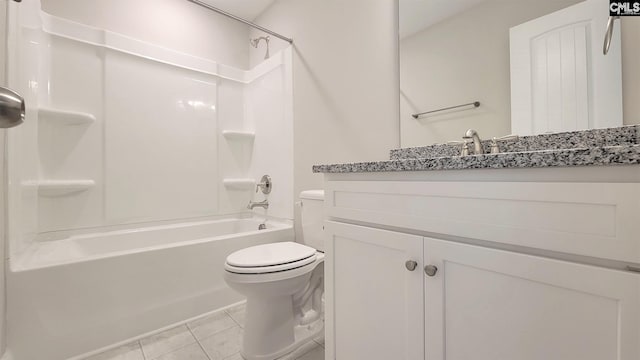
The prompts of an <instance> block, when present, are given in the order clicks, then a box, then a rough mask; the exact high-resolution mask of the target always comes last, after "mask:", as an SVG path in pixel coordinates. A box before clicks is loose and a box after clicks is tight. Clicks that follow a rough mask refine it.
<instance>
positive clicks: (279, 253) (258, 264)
mask: <svg viewBox="0 0 640 360" xmlns="http://www.w3.org/2000/svg"><path fill="white" fill-rule="evenodd" d="M315 255H316V249H314V248H312V247H309V246H306V245H302V244H298V243H295V242H290V241H289V242H279V243H272V244H264V245H256V246H251V247H248V248H246V249H242V250H238V251H236V252H234V253H232V254H231V255H229V256H228V257H227V264H228V265H231V266H233V267H241V268H263V267H269V266H277V265H284V264H292V265H297V264H293V263H297V262H300V261H302V260H311V261H313V260H315V259H313V258H315Z"/></svg>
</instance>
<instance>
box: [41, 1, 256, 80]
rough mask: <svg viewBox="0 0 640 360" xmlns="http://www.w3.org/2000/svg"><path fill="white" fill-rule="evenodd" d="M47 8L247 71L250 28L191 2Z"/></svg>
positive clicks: (69, 3) (56, 4)
mask: <svg viewBox="0 0 640 360" xmlns="http://www.w3.org/2000/svg"><path fill="white" fill-rule="evenodd" d="M42 9H43V10H44V11H46V12H48V13H50V14H52V15H56V16H60V17H63V18H66V19H69V20H72V21H76V22H80V23H83V24H86V25H90V26H94V27H98V28H102V29H106V30H110V31H113V32H117V33H121V34H124V35H127V36H131V37H134V38H137V39H139V40H142V41H146V42H150V43H153V44H156V45H160V46H163V47H167V48H170V49H173V50H177V51H181V52H185V53H187V54H191V55H195V56H199V57H203V58H206V59H210V60H215V61H216V62H218V63H221V64H226V65H231V66H234V67H238V68H241V69H247V66H248V49H249V46H248V43H249V41H248V37H249V29H248V27H247V26H246V25H244V24H242V23H239V22H237V21H234V20H232V19H229V18H227V17H224V16H222V15H219V14H216V13H214V12H212V11H209V10H206V9H204V8H202V7H200V6H198V5H196V4H193V3H190V2H188V1H186V0H135V1H131V0H82V1H78V0H42Z"/></svg>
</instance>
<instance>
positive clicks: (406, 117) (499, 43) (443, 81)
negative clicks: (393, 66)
mask: <svg viewBox="0 0 640 360" xmlns="http://www.w3.org/2000/svg"><path fill="white" fill-rule="evenodd" d="M577 2H579V0H554V1H543V2H540V1H503V0H489V1H486V2H483V3H482V4H480V5H478V6H475V7H473V8H471V9H469V10H466V11H465V12H462V13H460V14H457V15H456V16H454V17H452V18H449V19H447V20H445V21H442V22H440V23H438V24H436V25H433V26H432V27H429V28H427V29H425V30H423V31H421V32H419V33H416V34H414V35H412V36H409V37H407V38H405V39H403V40H402V41H401V44H400V84H401V87H400V90H401V93H400V109H401V110H400V123H401V137H402V146H403V147H408V146H420V145H428V144H432V143H442V142H446V141H449V140H460V138H461V136H462V135H463V134H464V132H465V131H466V130H467V129H469V128H473V129H476V130H477V131H478V132H479V133H480V135H481V136H484V137H489V136H500V135H506V134H509V133H510V129H511V120H510V119H511V107H510V98H511V96H510V86H511V84H510V78H509V28H511V27H512V26H514V25H517V24H520V23H523V22H525V21H528V20H531V19H534V18H536V17H539V16H541V15H543V14H547V13H550V12H552V11H555V10H557V9H561V8H564V7H567V6H569V5H571V4H574V3H577ZM497 14H500V15H499V16H497ZM489 19H490V20H489ZM476 100H477V101H480V103H481V104H482V105H481V106H480V107H479V108H477V109H473V110H468V111H456V112H452V113H448V114H446V113H443V114H442V115H437V116H431V117H427V118H424V117H423V118H420V119H418V120H416V119H414V118H413V117H411V114H413V113H418V112H423V111H428V110H431V109H439V108H444V107H448V106H453V105H458V104H463V103H469V102H473V101H476Z"/></svg>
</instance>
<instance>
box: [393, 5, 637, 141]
mask: <svg viewBox="0 0 640 360" xmlns="http://www.w3.org/2000/svg"><path fill="white" fill-rule="evenodd" d="M608 3H609V2H608V1H606V0H586V1H581V0H537V1H530V0H453V1H452V0H399V4H400V11H399V14H400V21H399V24H400V25H399V26H400V29H399V36H400V42H399V43H400V46H399V51H400V133H401V146H402V147H411V146H423V145H429V144H433V143H443V142H447V141H450V140H460V138H461V136H462V135H463V134H464V132H465V130H467V129H469V128H473V129H476V130H477V131H478V132H479V134H480V135H481V137H482V138H483V139H486V138H490V137H494V136H504V135H508V134H511V133H516V134H518V135H531V134H540V133H547V132H558V131H570V130H578V129H586V128H603V127H612V126H621V125H623V123H628V122H629V121H623V106H622V103H623V98H624V97H623V85H622V79H623V78H624V74H623V72H624V69H623V67H622V65H621V63H622V60H621V59H622V55H621V54H622V53H623V52H624V51H625V47H631V45H630V44H628V42H629V41H628V40H627V39H625V38H623V37H621V36H620V34H621V31H620V21H616V22H615V25H614V33H613V38H612V43H611V47H610V51H609V53H608V54H607V55H606V56H605V55H603V50H602V47H603V41H604V35H605V31H606V26H607V21H608V19H609V14H608ZM625 21H627V20H625ZM635 29H638V28H637V27H636V28H635ZM623 30H624V29H623ZM638 38H640V36H638V37H635V40H636V41H637V39H638ZM625 41H626V42H627V43H625ZM621 42H622V43H621ZM633 47H634V48H636V47H637V45H634V46H633ZM634 51H636V52H637V50H634ZM634 76H635V75H634ZM636 77H637V76H636ZM636 96H638V94H636ZM629 102H631V101H629ZM636 102H637V101H636ZM474 103H475V105H477V103H479V106H477V107H476V106H475V105H474ZM452 107H453V108H452ZM448 108H450V109H448ZM440 109H445V110H442V111H440ZM424 112H427V114H423V115H419V116H417V118H416V116H414V115H415V114H419V113H424ZM625 120H626V119H625ZM635 122H638V121H635Z"/></svg>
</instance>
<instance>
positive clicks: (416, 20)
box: [400, 0, 485, 39]
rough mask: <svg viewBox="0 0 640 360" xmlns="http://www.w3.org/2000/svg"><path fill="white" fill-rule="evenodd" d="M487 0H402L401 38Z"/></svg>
mask: <svg viewBox="0 0 640 360" xmlns="http://www.w3.org/2000/svg"><path fill="white" fill-rule="evenodd" d="M483 1H485V0H400V38H401V39H402V38H405V37H407V36H409V35H413V34H415V33H417V32H418V31H420V30H423V29H425V28H427V27H429V26H431V25H433V24H436V23H438V22H440V21H442V20H444V19H446V18H448V17H451V16H453V15H455V14H458V13H461V12H463V11H465V10H467V9H469V8H471V7H473V6H475V5H477V4H478V3H481V2H483Z"/></svg>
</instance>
